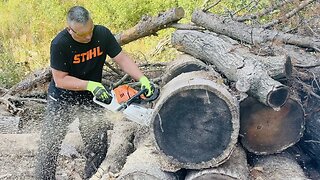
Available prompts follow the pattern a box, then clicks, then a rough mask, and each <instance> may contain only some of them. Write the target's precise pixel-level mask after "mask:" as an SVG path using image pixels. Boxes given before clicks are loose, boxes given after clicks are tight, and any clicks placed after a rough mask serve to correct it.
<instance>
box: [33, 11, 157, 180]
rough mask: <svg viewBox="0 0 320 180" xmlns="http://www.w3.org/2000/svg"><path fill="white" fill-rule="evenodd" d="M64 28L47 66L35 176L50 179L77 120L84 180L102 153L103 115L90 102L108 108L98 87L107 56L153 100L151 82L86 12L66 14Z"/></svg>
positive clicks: (104, 143) (105, 95)
mask: <svg viewBox="0 0 320 180" xmlns="http://www.w3.org/2000/svg"><path fill="white" fill-rule="evenodd" d="M67 24H68V27H67V28H66V29H64V30H63V31H61V32H60V33H59V34H58V35H57V36H56V37H55V38H54V39H53V40H52V42H51V47H50V66H51V68H52V76H53V79H52V81H51V83H50V85H49V89H48V105H47V112H46V117H45V120H44V123H43V127H42V132H41V137H40V143H39V153H38V157H37V166H36V176H37V178H38V179H55V172H56V162H57V156H58V153H59V150H60V146H61V143H62V140H63V139H64V137H65V135H66V133H67V126H68V125H69V124H70V123H71V122H72V121H73V120H74V117H76V116H77V117H78V118H79V120H80V132H81V136H82V139H83V142H84V146H85V152H84V153H85V156H86V158H87V159H86V166H85V175H84V176H85V178H86V179H87V178H89V177H91V175H92V174H94V173H95V171H96V169H97V168H98V167H99V165H100V163H101V162H102V161H103V159H104V158H105V155H106V150H107V140H106V138H107V126H106V122H105V120H104V119H103V111H102V109H101V108H99V107H97V105H95V104H94V103H93V101H92V99H93V96H96V97H97V99H99V100H101V101H104V102H106V103H110V101H111V96H110V95H109V93H108V92H107V91H106V89H105V88H104V86H103V85H102V84H101V83H100V82H101V79H102V68H103V64H104V61H105V59H106V56H107V55H108V56H110V57H111V58H112V59H113V60H114V61H115V62H116V63H117V64H118V65H119V66H120V68H121V69H122V70H123V71H125V72H126V73H128V74H129V75H130V76H131V77H132V78H134V79H136V80H139V81H140V83H141V88H146V89H147V94H146V96H151V95H152V93H153V92H152V89H151V85H150V82H149V80H148V78H147V77H146V76H144V75H143V73H142V72H141V71H140V70H139V68H138V66H137V65H136V64H135V63H134V62H133V61H132V60H131V59H130V58H129V57H128V56H127V55H126V54H125V53H124V52H123V51H122V49H121V47H120V46H119V44H118V43H117V41H116V39H115V38H114V36H113V35H112V33H111V32H110V30H109V29H107V28H106V27H104V26H101V25H94V24H93V21H92V19H91V17H90V15H89V12H88V11H87V10H86V9H85V8H84V7H81V6H74V7H72V8H71V9H70V10H69V12H68V14H67Z"/></svg>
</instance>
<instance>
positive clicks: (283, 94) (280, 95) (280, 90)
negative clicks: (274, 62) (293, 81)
mask: <svg viewBox="0 0 320 180" xmlns="http://www.w3.org/2000/svg"><path fill="white" fill-rule="evenodd" d="M288 97H289V88H288V87H286V86H279V87H276V89H275V90H274V91H271V92H270V93H269V94H268V97H267V103H268V105H269V106H270V107H272V108H279V107H282V106H283V105H284V104H285V103H286V101H287V99H288Z"/></svg>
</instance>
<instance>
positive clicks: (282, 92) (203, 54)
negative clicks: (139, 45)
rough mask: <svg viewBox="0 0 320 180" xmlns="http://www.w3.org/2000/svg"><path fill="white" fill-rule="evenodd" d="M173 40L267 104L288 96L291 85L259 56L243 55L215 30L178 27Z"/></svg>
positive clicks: (175, 44)
mask: <svg viewBox="0 0 320 180" xmlns="http://www.w3.org/2000/svg"><path fill="white" fill-rule="evenodd" d="M172 44H173V45H174V46H175V47H176V48H177V49H178V50H180V51H183V52H186V53H188V54H191V55H193V56H194V57H196V58H199V59H201V60H204V61H207V62H210V63H212V64H213V65H214V66H216V67H217V69H218V70H219V71H220V72H222V73H223V74H224V75H225V76H226V77H227V78H228V79H229V80H231V81H235V82H237V89H238V90H239V91H241V92H246V91H248V92H249V93H250V94H251V95H252V96H254V97H256V98H257V99H258V100H259V101H260V102H262V103H264V104H266V105H267V106H271V107H273V108H275V107H281V106H282V105H283V104H285V102H286V100H287V98H288V95H289V91H288V87H286V86H285V85H283V84H281V83H280V82H278V81H275V80H274V79H272V78H271V77H270V76H269V75H268V74H267V72H266V70H267V69H266V68H265V66H264V65H263V64H262V63H260V60H257V58H256V56H252V55H251V56H249V55H248V54H247V55H243V50H241V51H240V52H238V51H237V50H236V47H234V46H233V45H232V44H231V43H228V42H226V41H225V40H224V39H222V38H220V37H218V36H216V35H214V34H211V33H202V32H198V31H191V30H190V31H187V30H178V31H176V32H174V33H173V35H172ZM260 58H261V57H259V58H258V59H260Z"/></svg>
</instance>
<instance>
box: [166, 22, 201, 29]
mask: <svg viewBox="0 0 320 180" xmlns="http://www.w3.org/2000/svg"><path fill="white" fill-rule="evenodd" d="M170 27H172V28H176V29H180V30H199V31H203V30H205V28H203V27H199V26H196V25H194V24H181V23H173V24H171V25H170Z"/></svg>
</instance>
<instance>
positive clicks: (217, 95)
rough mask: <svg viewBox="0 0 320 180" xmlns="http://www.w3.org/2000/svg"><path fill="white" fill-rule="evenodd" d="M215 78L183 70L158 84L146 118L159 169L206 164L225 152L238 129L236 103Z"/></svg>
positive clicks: (215, 163)
mask: <svg viewBox="0 0 320 180" xmlns="http://www.w3.org/2000/svg"><path fill="white" fill-rule="evenodd" d="M216 78H217V77H215V76H214V74H211V73H209V72H203V71H196V72H189V73H183V74H181V75H179V76H177V77H176V78H174V79H172V80H171V81H169V83H168V84H166V85H165V86H164V87H163V89H162V91H161V94H160V97H159V99H158V101H157V103H156V105H155V108H154V109H155V112H154V115H153V118H152V122H151V129H152V130H151V136H152V138H151V139H152V142H153V143H154V145H155V146H156V148H157V150H158V151H159V153H160V157H161V159H162V161H161V168H162V169H164V170H167V171H171V172H174V171H176V170H179V169H180V168H188V169H201V168H209V167H215V166H218V165H220V164H222V163H223V162H225V161H226V160H227V159H228V158H229V155H230V154H231V152H232V150H233V148H234V145H235V143H236V142H237V138H238V133H239V132H238V130H239V119H238V118H239V109H238V108H239V106H238V102H237V100H236V98H235V97H233V96H232V95H231V93H230V92H229V91H228V90H229V89H228V87H227V86H225V85H224V84H222V83H220V82H215V81H216Z"/></svg>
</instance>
